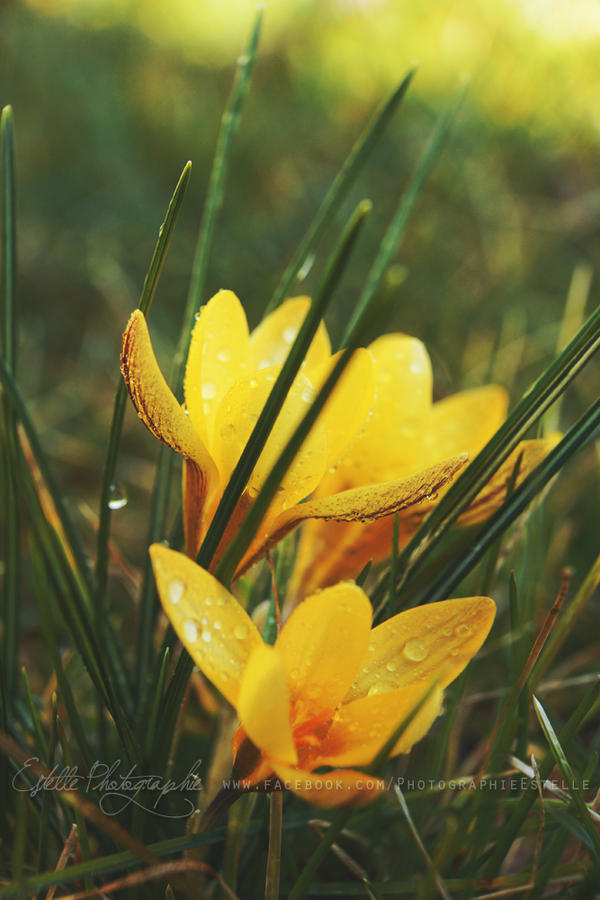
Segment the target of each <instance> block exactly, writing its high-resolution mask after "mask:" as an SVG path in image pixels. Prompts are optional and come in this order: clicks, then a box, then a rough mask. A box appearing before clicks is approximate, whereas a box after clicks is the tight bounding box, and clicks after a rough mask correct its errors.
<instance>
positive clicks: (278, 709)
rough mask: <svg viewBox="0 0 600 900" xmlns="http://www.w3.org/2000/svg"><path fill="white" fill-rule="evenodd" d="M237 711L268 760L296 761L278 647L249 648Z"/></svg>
mask: <svg viewBox="0 0 600 900" xmlns="http://www.w3.org/2000/svg"><path fill="white" fill-rule="evenodd" d="M237 711H238V715H239V717H240V722H241V723H242V726H243V727H244V729H245V730H246V733H247V734H248V737H249V738H250V740H251V741H252V742H253V743H254V744H255V745H256V746H257V747H258V748H259V749H260V750H262V752H263V753H264V754H265V756H267V757H269V760H271V759H278V760H281V762H284V763H292V764H294V763H296V762H297V760H298V757H297V755H296V748H295V746H294V739H293V736H292V729H291V726H290V693H289V690H288V686H287V681H286V671H285V665H284V662H283V659H282V656H281V654H280V652H279V651H278V650H277V648H275V647H269V646H267V645H266V644H262V645H261V646H258V647H256V648H255V649H254V650H253V651H252V655H251V656H250V659H249V660H248V664H247V666H246V669H245V671H244V675H243V677H242V683H241V686H240V693H239V697H238V703H237Z"/></svg>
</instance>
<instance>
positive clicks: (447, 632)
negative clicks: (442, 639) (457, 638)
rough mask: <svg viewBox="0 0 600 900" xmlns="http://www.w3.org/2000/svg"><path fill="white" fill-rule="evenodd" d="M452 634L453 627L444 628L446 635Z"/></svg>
mask: <svg viewBox="0 0 600 900" xmlns="http://www.w3.org/2000/svg"><path fill="white" fill-rule="evenodd" d="M451 634H452V629H451V628H444V635H445V636H446V637H450V635H451Z"/></svg>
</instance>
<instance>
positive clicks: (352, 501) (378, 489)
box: [255, 454, 468, 604]
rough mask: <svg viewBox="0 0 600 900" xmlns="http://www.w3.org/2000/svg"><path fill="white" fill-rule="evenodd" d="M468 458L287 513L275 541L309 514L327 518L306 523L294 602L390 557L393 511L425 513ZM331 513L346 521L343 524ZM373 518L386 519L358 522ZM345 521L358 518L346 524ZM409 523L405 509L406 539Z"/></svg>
mask: <svg viewBox="0 0 600 900" xmlns="http://www.w3.org/2000/svg"><path fill="white" fill-rule="evenodd" d="M467 462H468V457H467V456H466V454H463V455H462V456H456V457H453V458H452V459H446V460H444V461H443V462H441V463H438V464H436V465H434V466H430V467H429V468H428V469H425V470H424V471H423V472H418V473H417V474H416V475H411V476H409V477H408V478H400V479H398V480H397V481H389V482H386V483H383V484H373V485H367V486H366V487H361V488H354V489H352V490H349V491H342V492H341V493H339V494H333V495H332V496H331V497H322V498H320V499H318V500H309V501H308V502H307V503H302V504H300V505H299V506H296V507H294V508H293V509H290V510H286V511H285V512H283V513H281V514H280V515H279V517H278V518H277V519H276V521H275V522H274V523H273V525H272V527H271V538H270V539H269V545H270V544H271V543H273V544H274V543H275V542H276V541H278V540H281V538H282V537H283V536H284V535H285V534H287V533H288V532H289V531H291V530H292V529H293V528H295V527H296V526H297V525H298V524H299V523H300V522H301V521H302V520H303V519H308V518H313V519H324V520H326V521H325V522H323V523H322V522H318V521H316V522H308V523H307V524H306V525H305V526H304V529H303V531H302V535H301V537H300V542H299V544H298V549H297V552H296V562H295V565H294V571H293V573H292V577H291V580H290V584H289V586H288V597H292V598H293V600H292V603H293V604H295V603H297V602H299V600H301V599H302V597H304V596H306V594H307V593H311V592H312V591H313V590H315V589H316V588H319V587H324V586H326V585H328V584H334V583H335V582H336V581H339V580H340V579H344V578H349V577H352V576H356V575H358V573H359V572H360V570H361V569H362V567H363V566H364V565H365V563H367V562H368V561H369V559H374V560H375V561H376V562H377V561H379V560H380V559H385V558H386V557H388V556H389V555H390V553H391V545H392V533H393V528H394V519H393V514H394V513H396V512H400V511H402V510H408V509H409V508H411V509H412V508H416V509H417V510H419V511H420V510H421V507H422V513H421V517H422V516H424V515H426V514H427V513H428V512H429V511H430V509H431V505H432V502H433V500H431V501H430V499H429V498H435V496H436V495H437V492H438V491H439V490H440V489H441V488H442V487H443V485H445V484H448V483H449V482H450V481H452V479H453V478H454V477H455V476H456V475H457V474H458V472H460V470H461V469H462V468H463V467H464V466H465V465H466V463H467ZM417 504H420V506H417ZM383 517H387V518H383ZM328 519H336V520H342V521H340V524H337V523H334V522H329V521H327V520H328ZM368 519H381V521H377V522H372V523H370V524H367V525H362V524H358V523H360V522H365V521H366V520H368ZM345 522H349V523H353V524H348V525H346V524H345ZM403 525H404V518H403V516H402V515H401V516H400V538H401V540H400V543H401V544H402V543H403V541H402V538H403V533H402V531H403ZM263 552H264V550H263ZM257 557H258V553H257V554H256V557H255V558H257Z"/></svg>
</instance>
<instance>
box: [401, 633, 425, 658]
mask: <svg viewBox="0 0 600 900" xmlns="http://www.w3.org/2000/svg"><path fill="white" fill-rule="evenodd" d="M402 652H403V654H404V656H405V657H406V659H409V660H410V661H411V662H421V660H422V659H425V657H426V656H427V654H428V652H429V651H428V650H427V647H426V646H425V644H424V643H423V641H419V640H418V639H416V638H414V639H413V640H411V641H407V642H406V644H405V645H404V649H403V650H402Z"/></svg>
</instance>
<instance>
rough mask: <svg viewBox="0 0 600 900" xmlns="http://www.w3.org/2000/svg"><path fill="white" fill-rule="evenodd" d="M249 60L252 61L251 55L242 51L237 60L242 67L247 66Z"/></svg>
mask: <svg viewBox="0 0 600 900" xmlns="http://www.w3.org/2000/svg"><path fill="white" fill-rule="evenodd" d="M249 62H250V57H249V56H246V54H245V53H242V54H241V55H240V56H238V58H237V60H236V63H237V65H238V66H242V67H243V66H247V65H248V63H249Z"/></svg>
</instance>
